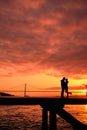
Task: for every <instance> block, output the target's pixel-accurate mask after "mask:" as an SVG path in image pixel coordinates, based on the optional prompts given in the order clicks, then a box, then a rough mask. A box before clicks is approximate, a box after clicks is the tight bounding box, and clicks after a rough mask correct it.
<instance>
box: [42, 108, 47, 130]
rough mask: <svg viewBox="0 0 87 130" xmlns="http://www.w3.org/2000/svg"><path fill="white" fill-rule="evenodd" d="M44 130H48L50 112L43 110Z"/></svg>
mask: <svg viewBox="0 0 87 130" xmlns="http://www.w3.org/2000/svg"><path fill="white" fill-rule="evenodd" d="M42 130H48V111H47V109H46V108H44V107H43V108H42Z"/></svg>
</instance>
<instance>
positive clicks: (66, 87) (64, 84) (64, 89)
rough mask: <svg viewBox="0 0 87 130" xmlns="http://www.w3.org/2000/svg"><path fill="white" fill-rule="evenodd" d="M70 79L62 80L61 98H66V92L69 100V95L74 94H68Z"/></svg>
mask: <svg viewBox="0 0 87 130" xmlns="http://www.w3.org/2000/svg"><path fill="white" fill-rule="evenodd" d="M68 83H69V81H68V79H67V78H65V77H63V79H62V80H61V89H62V91H61V98H64V91H65V92H66V93H67V98H68V94H72V93H71V92H68Z"/></svg>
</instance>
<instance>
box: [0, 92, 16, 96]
mask: <svg viewBox="0 0 87 130" xmlns="http://www.w3.org/2000/svg"><path fill="white" fill-rule="evenodd" d="M0 96H14V95H12V94H9V93H4V92H0Z"/></svg>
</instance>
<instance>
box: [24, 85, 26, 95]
mask: <svg viewBox="0 0 87 130" xmlns="http://www.w3.org/2000/svg"><path fill="white" fill-rule="evenodd" d="M24 97H26V84H25V88H24Z"/></svg>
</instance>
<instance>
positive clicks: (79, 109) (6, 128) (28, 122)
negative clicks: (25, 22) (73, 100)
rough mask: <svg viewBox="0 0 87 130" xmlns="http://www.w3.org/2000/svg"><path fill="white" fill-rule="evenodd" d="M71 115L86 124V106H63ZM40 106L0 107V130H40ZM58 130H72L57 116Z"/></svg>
mask: <svg viewBox="0 0 87 130" xmlns="http://www.w3.org/2000/svg"><path fill="white" fill-rule="evenodd" d="M65 109H66V110H68V111H69V112H70V113H71V114H72V115H74V116H75V117H76V118H78V119H79V120H80V121H81V122H83V123H85V124H87V106H86V105H84V106H65ZM41 110H42V109H41V107H40V106H0V130H41V126H42V118H41V115H42V111H41ZM57 127H58V130H73V129H72V126H71V125H70V124H69V123H67V122H66V121H65V120H64V119H62V118H61V117H59V116H57Z"/></svg>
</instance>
